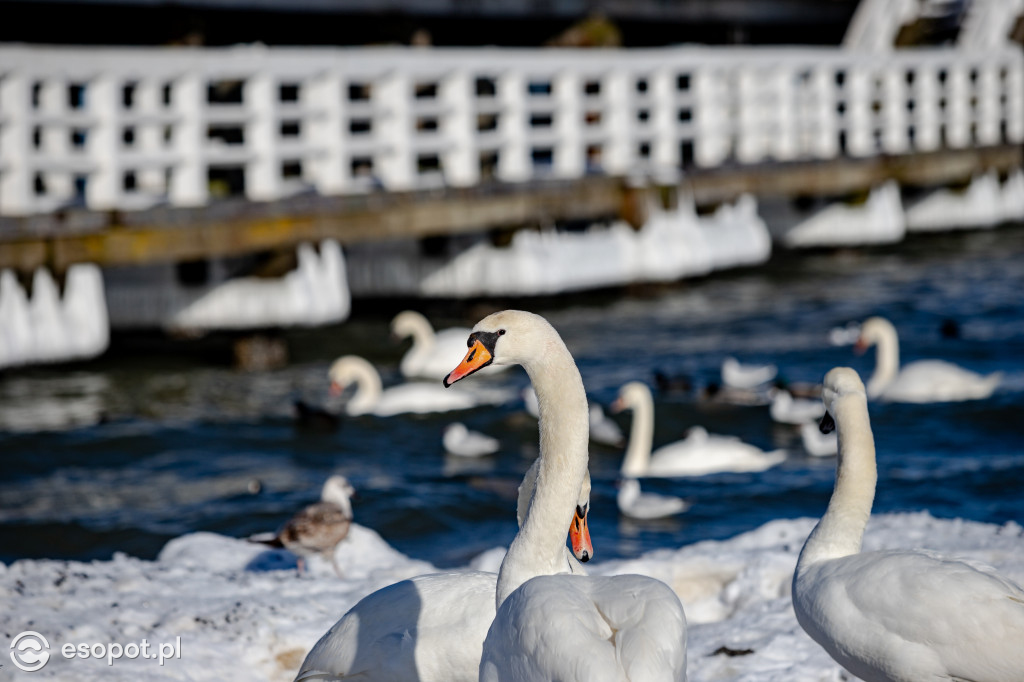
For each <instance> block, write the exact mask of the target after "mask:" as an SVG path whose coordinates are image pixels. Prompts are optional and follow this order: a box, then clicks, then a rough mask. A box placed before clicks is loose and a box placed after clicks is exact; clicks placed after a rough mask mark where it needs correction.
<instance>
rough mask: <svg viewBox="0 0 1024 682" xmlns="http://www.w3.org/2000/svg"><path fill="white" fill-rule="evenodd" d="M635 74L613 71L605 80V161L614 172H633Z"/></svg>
mask: <svg viewBox="0 0 1024 682" xmlns="http://www.w3.org/2000/svg"><path fill="white" fill-rule="evenodd" d="M631 85H634V84H633V74H632V73H630V72H628V71H626V70H623V69H613V70H611V71H609V72H608V73H607V74H606V75H605V77H604V78H603V80H602V83H601V93H602V94H603V96H604V101H605V109H604V110H605V120H606V121H607V123H606V124H605V130H606V131H607V133H608V143H607V146H606V147H605V153H604V154H603V156H602V162H603V165H604V168H605V171H606V172H608V173H609V174H611V175H623V174H625V173H627V172H629V170H630V167H631V166H632V164H633V162H634V160H635V156H634V152H635V149H634V145H633V105H634V101H633V96H634V93H635V92H636V88H635V87H630V86H631Z"/></svg>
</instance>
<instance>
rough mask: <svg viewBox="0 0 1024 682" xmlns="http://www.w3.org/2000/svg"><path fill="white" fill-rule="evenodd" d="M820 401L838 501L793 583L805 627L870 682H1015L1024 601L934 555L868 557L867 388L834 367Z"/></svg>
mask: <svg viewBox="0 0 1024 682" xmlns="http://www.w3.org/2000/svg"><path fill="white" fill-rule="evenodd" d="M822 399H823V401H824V403H825V407H826V408H827V410H828V413H827V414H826V415H825V417H823V418H822V426H823V430H827V429H828V428H829V427H830V426H835V427H836V429H837V431H838V434H839V458H838V460H837V465H836V483H835V490H834V491H833V493H832V499H831V500H830V501H829V503H828V509H827V510H826V511H825V515H824V516H823V517H822V518H821V521H819V522H818V525H817V526H815V528H814V530H813V531H811V534H810V536H809V537H808V538H807V542H806V543H805V544H804V547H803V550H802V551H801V552H800V558H799V559H798V561H797V565H796V571H795V572H794V574H793V609H794V611H795V612H796V618H797V621H798V622H799V623H800V626H801V627H802V628H803V629H804V630H805V631H806V632H807V634H808V635H810V636H811V638H812V639H813V640H814V641H816V642H817V643H818V644H820V645H821V646H822V647H823V648H824V649H825V651H827V652H828V653H829V655H830V656H832V658H834V659H835V660H836V661H837V662H838V663H839V664H840V665H842V666H843V667H844V668H846V669H847V670H849V671H850V672H851V673H853V674H854V675H856V676H857V677H859V678H861V679H863V680H865V682H882V681H886V682H894V681H895V682H920V681H923V680H936V681H937V680H949V681H965V680H970V682H1019V680H1020V679H1021V675H1022V674H1024V646H1021V641H1022V640H1021V637H1022V635H1024V589H1021V587H1019V586H1018V585H1015V584H1014V583H1012V582H1010V581H1009V580H1007V579H1006V578H1003V577H1002V576H999V575H998V574H996V573H995V572H994V571H992V569H990V568H987V567H980V566H979V565H975V564H968V563H966V562H963V561H957V560H955V559H951V558H946V557H942V556H940V555H938V554H935V553H933V552H928V551H920V550H900V549H890V550H882V551H877V552H861V551H860V548H861V539H862V538H863V535H864V527H865V525H866V524H867V522H868V518H869V517H870V515H871V505H872V501H873V499H874V495H875V482H876V479H877V473H876V468H875V443H874V438H873V437H872V434H871V424H870V422H869V420H868V407H867V396H866V394H865V390H864V384H863V383H861V380H860V377H858V376H857V373H856V372H854V371H853V370H852V369H849V368H846V367H838V368H836V369H833V370H832V371H830V372H829V373H828V374H827V375H826V376H825V388H824V390H823V394H822Z"/></svg>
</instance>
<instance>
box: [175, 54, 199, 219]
mask: <svg viewBox="0 0 1024 682" xmlns="http://www.w3.org/2000/svg"><path fill="white" fill-rule="evenodd" d="M170 87H171V93H170V94H171V108H172V109H173V110H174V112H175V114H176V115H177V123H176V124H175V125H174V128H173V129H172V130H171V148H172V149H173V150H174V156H175V162H174V166H173V168H172V169H171V179H170V186H169V187H168V193H169V195H170V198H171V203H172V204H174V205H176V206H202V205H203V204H205V203H206V202H207V200H208V199H209V189H208V186H207V175H206V173H207V170H206V162H205V160H204V159H203V151H202V150H203V147H204V146H205V143H206V139H205V137H206V131H205V130H204V129H203V125H202V120H203V118H202V115H203V101H204V98H205V97H206V89H205V87H204V83H203V80H202V78H201V77H200V76H199V74H196V73H189V74H186V75H184V76H182V77H181V78H179V79H177V80H176V81H174V82H173V83H171V85H170Z"/></svg>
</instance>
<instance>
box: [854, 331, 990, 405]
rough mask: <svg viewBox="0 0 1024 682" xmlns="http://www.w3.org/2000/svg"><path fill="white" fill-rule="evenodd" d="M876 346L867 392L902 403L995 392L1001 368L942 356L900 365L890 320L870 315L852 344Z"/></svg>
mask: <svg viewBox="0 0 1024 682" xmlns="http://www.w3.org/2000/svg"><path fill="white" fill-rule="evenodd" d="M871 346H877V351H876V359H875V371H874V373H873V374H872V375H871V378H870V379H869V380H868V384H867V395H868V398H871V399H872V400H876V399H881V400H887V401H892V402H901V403H935V402H954V401H961V400H981V399H984V398H988V397H989V396H991V395H992V393H994V392H995V390H996V388H997V387H998V386H999V383H1000V381H1002V373H1001V372H993V373H992V374H989V375H982V374H978V373H977V372H972V371H970V370H968V369H964V368H963V367H959V366H958V365H954V364H952V363H949V362H946V361H944V360H918V361H917V362H912V363H909V364H907V365H904V366H903V368H902V369H901V368H900V349H899V337H898V336H897V334H896V328H895V327H894V326H893V325H892V323H891V322H889V321H888V320H886V319H885V318H882V317H872V318H870V319H868V320H866V321H865V322H864V324H863V325H861V331H860V337H859V338H858V339H857V343H856V345H855V346H854V348H855V349H856V350H857V351H859V352H863V351H865V350H867V349H868V348H870V347H871Z"/></svg>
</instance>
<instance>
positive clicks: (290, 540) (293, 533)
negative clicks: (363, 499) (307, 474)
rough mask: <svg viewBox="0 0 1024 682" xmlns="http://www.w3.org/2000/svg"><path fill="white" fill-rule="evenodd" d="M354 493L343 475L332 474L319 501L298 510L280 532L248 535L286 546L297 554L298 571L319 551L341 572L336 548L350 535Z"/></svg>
mask: <svg viewBox="0 0 1024 682" xmlns="http://www.w3.org/2000/svg"><path fill="white" fill-rule="evenodd" d="M354 494H355V490H354V489H353V488H352V485H351V484H350V483H349V482H348V480H347V479H346V478H345V477H344V476H338V475H335V476H331V477H330V478H328V479H327V481H325V482H324V487H323V489H322V490H321V492H320V501H319V502H315V503H313V504H311V505H309V506H308V507H304V508H303V509H301V510H299V511H298V512H297V513H296V514H295V515H294V516H292V517H291V518H290V519H289V520H288V521H287V522H286V523H285V524H284V526H282V527H281V529H280V530H279V531H278V532H277V533H275V534H272V535H270V536H263V535H254V536H252V537H250V538H249V539H250V540H252V541H253V542H260V543H263V544H265V545H269V546H271V547H284V548H285V549H287V550H288V551H289V552H291V553H292V554H294V555H296V557H298V569H299V573H302V571H303V569H304V564H305V561H304V560H305V559H306V558H307V557H310V556H314V555H318V554H319V555H321V556H324V557H327V558H329V559H330V560H331V564H332V565H333V566H334V571H335V572H336V573H338V575H339V576H340V575H341V571H340V570H339V569H338V564H337V562H336V561H335V559H334V550H335V548H336V547H337V546H338V543H339V542H341V541H342V540H344V539H345V538H346V537H347V536H348V531H349V528H350V527H351V525H352V502H351V498H352V495H354Z"/></svg>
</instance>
